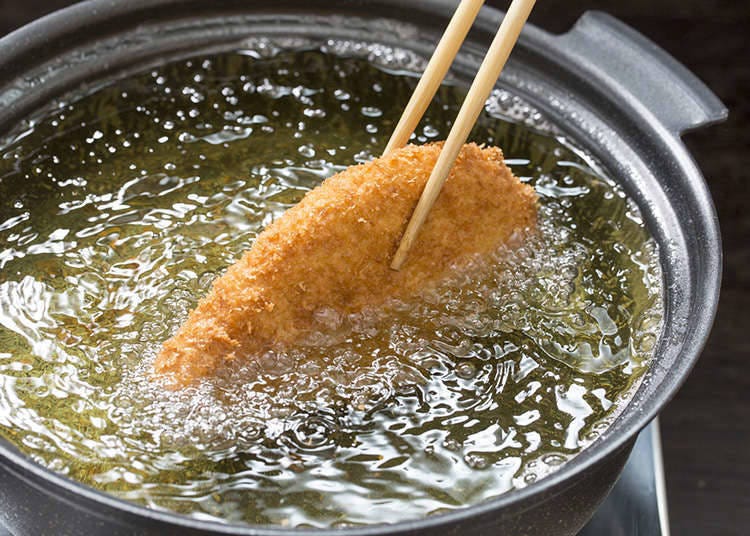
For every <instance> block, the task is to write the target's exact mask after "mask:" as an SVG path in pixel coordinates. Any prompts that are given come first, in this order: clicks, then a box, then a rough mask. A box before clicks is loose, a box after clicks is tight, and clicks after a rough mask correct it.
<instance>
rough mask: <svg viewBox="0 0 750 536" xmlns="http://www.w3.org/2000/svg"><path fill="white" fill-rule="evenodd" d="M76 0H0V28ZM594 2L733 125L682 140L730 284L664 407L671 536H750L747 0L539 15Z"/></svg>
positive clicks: (541, 21) (547, 20)
mask: <svg viewBox="0 0 750 536" xmlns="http://www.w3.org/2000/svg"><path fill="white" fill-rule="evenodd" d="M123 1H125V0H123ZM70 3H72V2H71V1H70V0H0V35H4V34H5V33H7V32H9V31H11V30H12V29H14V28H16V27H18V26H20V25H22V24H24V23H26V22H28V21H30V20H31V19H33V18H36V17H39V16H41V15H43V14H44V13H47V12H49V11H52V10H54V9H58V8H60V7H63V6H65V5H68V4H70ZM488 3H489V4H491V5H495V6H498V7H500V8H505V6H506V5H507V2H504V1H497V0H490V1H489V2H488ZM586 9H599V10H603V11H607V12H609V13H611V14H613V15H615V16H617V17H618V18H620V19H621V20H623V21H624V22H626V23H627V24H629V25H630V26H632V27H634V28H636V29H638V30H639V31H640V32H642V33H643V34H645V35H646V36H648V37H649V38H650V39H652V40H653V41H655V42H656V43H657V44H659V45H660V46H662V47H663V48H664V49H666V50H667V51H668V52H669V53H671V54H672V55H673V56H674V57H676V58H677V59H678V60H680V61H681V62H682V63H684V64H685V65H686V66H687V67H688V68H689V69H690V70H691V71H693V72H694V73H696V74H697V75H698V76H699V77H700V78H701V79H703V80H704V81H705V82H706V83H707V84H708V86H709V87H710V88H711V89H713V91H715V92H716V94H717V95H718V96H719V97H720V98H721V99H722V100H723V101H724V103H725V104H726V105H727V107H728V108H729V110H730V117H729V121H728V122H726V123H724V124H722V125H719V126H715V127H711V128H708V129H705V130H702V131H699V132H695V133H691V134H689V135H687V136H686V137H685V141H686V143H687V144H688V146H689V147H690V149H691V150H692V152H693V154H694V155H695V158H696V160H697V161H698V163H699V165H700V167H701V168H702V169H703V172H704V173H705V176H706V180H707V182H708V184H709V187H710V189H711V192H712V194H713V197H714V200H715V202H716V208H717V211H718V214H719V220H720V223H721V229H722V235H723V240H724V255H725V257H724V262H725V265H724V274H723V275H724V283H723V286H722V294H721V301H720V305H719V312H718V316H717V318H716V323H715V326H714V330H713V333H712V335H711V338H710V340H709V341H708V345H707V346H706V349H705V351H704V353H703V357H702V358H701V360H700V361H699V363H698V365H697V367H696V369H695V370H694V372H693V374H692V375H691V376H690V378H689V379H688V381H687V383H686V384H685V385H684V387H683V388H682V390H681V391H680V392H679V393H678V395H677V396H676V398H675V399H674V400H673V401H672V402H671V403H670V404H669V406H668V407H667V408H666V409H665V410H664V412H663V414H662V417H661V425H662V433H663V441H664V456H665V466H666V476H667V487H668V497H669V507H670V517H671V525H672V530H673V533H674V534H677V535H681V536H683V535H687V536H691V535H738V536H739V535H744V534H747V533H748V528H747V527H748V525H750V419H748V418H747V417H748V415H750V374H748V372H750V367H748V365H747V364H746V362H747V361H748V360H749V359H750V338H748V334H750V311H749V309H750V269H748V264H749V263H750V212H746V211H744V210H742V203H744V202H746V200H747V194H748V192H749V191H750V187H749V186H748V184H749V183H750V172H748V168H750V129H748V128H747V125H748V124H750V3H749V2H747V1H745V0H656V1H655V0H629V1H628V2H623V1H622V0H597V1H596V2H594V1H589V2H584V1H580V0H567V1H566V2H539V5H537V7H536V8H535V12H534V14H533V15H532V20H533V21H534V22H535V23H536V24H537V25H539V26H541V27H543V28H545V29H548V30H552V31H564V30H565V29H566V28H568V27H570V25H571V24H572V23H573V21H575V20H576V19H577V18H578V16H579V15H580V14H581V13H582V12H583V11H585V10H586Z"/></svg>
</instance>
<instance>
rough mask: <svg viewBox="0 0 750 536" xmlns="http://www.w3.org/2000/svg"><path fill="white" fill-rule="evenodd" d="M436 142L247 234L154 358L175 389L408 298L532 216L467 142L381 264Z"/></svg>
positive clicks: (517, 192) (499, 157) (335, 183)
mask: <svg viewBox="0 0 750 536" xmlns="http://www.w3.org/2000/svg"><path fill="white" fill-rule="evenodd" d="M441 146H442V144H439V143H436V144H429V145H423V146H415V145H409V146H407V147H404V148H402V149H399V150H396V151H393V152H391V153H389V154H388V155H386V156H383V157H381V158H377V159H375V160H373V161H371V162H368V163H366V164H361V165H356V166H352V167H349V168H347V169H345V170H344V171H342V172H340V173H338V174H336V175H334V176H332V177H330V178H329V179H327V180H325V181H324V182H323V183H322V184H321V185H320V186H318V187H317V188H315V189H314V190H312V191H310V192H309V193H308V194H307V195H306V196H305V197H304V198H303V199H302V201H300V202H299V203H298V204H297V205H295V206H294V207H292V208H290V209H289V210H288V211H286V212H285V213H284V214H283V216H282V217H280V218H279V219H278V220H276V221H275V222H273V223H272V224H271V225H269V226H268V227H267V228H266V229H265V230H264V231H263V232H262V233H260V234H259V235H258V237H257V238H256V240H255V242H254V244H253V246H252V247H251V248H250V250H249V251H247V252H246V253H245V254H244V255H243V256H242V258H241V259H240V260H239V261H238V262H237V263H235V264H234V265H232V266H230V267H229V268H228V269H227V271H226V273H225V274H224V275H222V276H221V277H219V278H218V279H216V281H215V282H214V283H213V286H212V288H211V290H210V292H209V293H208V294H207V295H206V296H205V297H204V298H203V299H202V300H201V301H200V302H199V304H198V306H197V307H196V308H195V309H194V310H193V311H192V312H191V313H190V315H189V316H188V318H187V320H186V321H185V323H184V324H183V325H182V327H181V328H180V329H179V330H178V331H177V333H176V334H175V335H174V336H173V337H172V338H171V339H169V340H168V341H166V342H165V343H164V346H163V348H162V349H161V352H160V353H159V354H158V356H157V358H156V361H155V363H154V371H155V372H156V373H157V374H167V375H169V376H171V378H172V381H173V385H175V386H177V387H181V386H185V385H188V384H190V383H192V382H193V381H195V380H196V379H198V378H201V377H204V376H208V375H212V374H214V373H215V372H216V371H218V370H219V369H220V368H221V367H223V366H225V365H226V364H227V363H229V362H231V361H235V360H239V359H243V360H245V359H254V358H256V357H257V356H258V355H260V354H261V353H262V352H265V351H267V350H272V349H283V348H285V347H289V346H290V345H293V344H294V342H295V341H297V340H299V339H300V338H301V337H304V335H305V334H306V333H308V332H309V331H310V330H311V329H312V327H313V324H314V314H315V312H316V311H318V310H320V309H321V308H332V309H334V310H336V311H338V312H339V313H341V314H350V313H355V312H359V311H362V310H363V309H365V308H374V307H378V306H381V305H382V304H383V303H384V302H385V301H386V300H388V299H389V298H396V299H401V300H405V299H409V298H410V297H413V296H414V295H416V294H418V293H419V292H420V290H421V289H424V288H427V287H429V286H430V285H434V284H435V283H437V282H439V281H440V280H441V279H444V278H445V277H446V276H448V275H449V271H450V270H452V269H454V268H455V266H460V265H461V263H462V261H464V260H468V259H469V258H470V257H472V256H474V255H477V254H479V255H481V254H485V253H489V252H490V251H493V250H495V249H496V248H498V247H499V246H500V245H501V244H502V243H504V242H506V241H507V240H508V239H509V238H510V237H511V235H513V233H514V232H516V231H522V230H525V229H528V228H532V227H533V226H534V225H535V222H536V199H537V198H536V194H535V192H534V190H533V189H532V188H531V187H529V186H527V185H525V184H523V183H521V182H520V181H519V180H518V179H517V178H516V177H514V176H513V174H512V173H511V171H510V169H509V168H508V167H507V166H506V165H505V162H504V160H503V154H502V152H501V150H500V149H498V148H496V147H486V148H482V147H479V146H477V145H476V144H467V145H465V146H464V147H463V149H462V150H461V153H460V154H459V156H458V159H457V160H456V163H455V165H454V166H453V169H452V171H451V173H450V176H449V177H448V179H447V181H446V183H445V185H444V187H443V190H442V191H441V193H440V195H439V197H438V199H437V202H436V203H435V205H434V207H433V208H432V210H431V212H430V214H429V216H428V218H427V221H426V222H425V225H424V227H423V228H422V229H421V231H420V233H419V236H418V237H417V240H416V243H415V244H414V247H413V249H412V250H411V252H410V254H409V257H408V259H407V260H406V262H405V264H404V265H403V267H402V268H401V270H400V271H393V270H391V269H390V268H389V263H390V260H391V258H392V256H393V254H394V252H395V250H396V247H397V246H398V242H399V239H400V237H401V235H402V233H403V231H404V229H405V227H406V223H407V221H408V219H409V217H410V215H411V213H412V211H413V210H414V207H415V205H416V203H417V200H418V199H419V196H420V194H421V192H422V189H423V188H424V185H425V183H426V182H427V179H428V178H429V175H430V172H431V170H432V168H433V166H434V165H435V162H436V160H437V158H438V155H439V153H440V149H441Z"/></svg>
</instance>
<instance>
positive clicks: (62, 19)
mask: <svg viewBox="0 0 750 536" xmlns="http://www.w3.org/2000/svg"><path fill="white" fill-rule="evenodd" d="M376 1H378V2H379V3H381V4H388V5H391V6H392V7H393V8H394V9H397V8H399V7H403V6H402V5H400V2H399V0H376ZM179 3H181V2H180V0H132V1H131V2H117V1H115V0H86V1H83V2H80V3H77V4H74V5H71V6H68V7H65V8H63V9H60V10H58V11H55V12H53V13H51V14H49V15H46V16H44V17H42V18H40V19H37V20H35V21H33V22H31V23H29V24H28V25H26V26H23V27H22V28H20V29H17V30H15V31H13V32H11V33H10V34H8V35H6V36H5V37H2V38H0V51H2V52H0V73H2V72H5V71H4V69H6V68H8V67H9V66H10V70H11V72H12V71H13V67H14V66H15V65H23V63H24V62H23V56H24V55H26V54H28V53H29V51H37V50H41V49H42V48H43V47H44V46H45V44H47V43H48V42H49V41H51V40H56V39H59V38H61V37H64V36H66V35H70V34H71V32H74V31H76V30H80V29H82V28H83V27H85V26H89V25H91V24H96V23H98V22H100V21H111V20H112V19H113V17H117V16H119V15H123V14H126V13H128V14H130V13H133V12H135V11H138V10H140V9H145V8H155V7H167V6H170V5H173V4H179ZM278 3H279V4H281V3H282V2H281V1H280V2H278ZM311 4H312V3H311ZM410 4H411V9H414V10H424V9H428V8H429V9H433V10H435V9H439V10H441V13H452V10H453V8H454V7H455V6H454V4H455V3H454V2H451V0H413V1H412V2H411V3H410ZM248 9H249V10H251V9H252V5H251V6H249V7H248ZM395 13H397V11H395ZM502 16H503V12H501V11H500V10H498V9H495V8H493V7H490V6H485V7H483V8H482V12H481V13H480V15H479V16H478V19H477V22H480V21H482V20H484V21H485V22H486V21H487V20H489V21H497V20H499V19H500V18H501V17H502ZM393 18H394V19H398V15H397V14H396V15H394V17H393ZM81 21H85V22H81ZM493 24H494V22H493ZM634 33H635V32H634ZM642 39H644V41H646V40H645V38H642ZM552 41H553V36H552V35H551V34H549V33H547V32H545V31H544V30H541V29H540V28H538V27H536V26H534V25H533V24H527V26H526V27H525V29H524V31H523V34H522V42H524V43H527V44H530V45H532V46H534V47H537V48H538V49H541V50H550V51H551V50H552ZM675 63H676V62H675ZM16 69H17V70H18V72H20V73H22V72H23V71H24V70H25V67H16ZM683 69H684V68H683ZM3 82H8V80H0V85H2V83H3ZM665 132H666V131H665ZM668 141H669V147H670V149H671V150H672V157H673V158H674V160H675V161H676V162H678V163H679V165H680V166H681V167H682V171H683V174H684V176H685V178H686V182H687V185H688V186H689V187H690V188H692V190H693V193H694V194H695V196H696V198H697V199H698V201H699V203H700V209H701V212H700V213H699V214H695V215H693V216H694V218H695V219H697V220H699V221H700V223H701V225H702V226H703V228H704V231H705V236H706V244H707V246H708V247H707V251H706V258H705V261H706V262H705V263H704V264H705V265H706V267H705V269H704V272H705V273H707V274H709V277H708V278H707V279H706V280H705V281H703V284H702V286H701V289H702V293H699V296H700V297H702V298H704V300H703V301H702V304H701V306H697V307H695V308H694V309H693V310H692V316H693V319H694V322H693V327H694V329H693V330H692V331H691V332H690V333H688V334H686V336H685V337H686V341H687V342H688V343H690V344H685V345H684V347H683V349H682V351H681V352H680V365H681V371H680V373H679V375H678V376H677V377H676V378H671V379H667V380H665V381H667V382H668V383H667V385H666V387H667V388H664V389H661V390H659V391H658V392H656V393H654V394H653V396H651V397H650V398H649V399H648V401H647V403H645V404H641V405H640V406H639V408H638V411H637V412H632V411H631V412H629V411H628V408H629V407H630V403H628V404H626V405H625V406H624V408H623V411H622V413H621V414H620V415H619V416H618V417H617V419H616V421H615V422H617V421H623V422H622V426H621V428H622V429H621V430H619V431H618V432H619V433H617V434H615V435H612V436H609V437H607V438H606V440H599V439H597V440H596V441H594V442H593V443H592V444H591V445H590V446H588V447H586V448H585V449H584V450H583V451H582V452H580V453H579V454H577V455H576V456H575V457H574V458H573V459H571V460H569V461H567V462H566V463H565V464H564V465H563V466H562V467H560V468H559V469H558V470H556V471H555V472H553V473H551V474H549V475H546V476H545V477H543V478H541V479H539V480H538V481H536V482H534V483H532V484H530V485H528V486H527V487H525V488H522V489H514V490H511V491H509V492H506V493H503V494H501V495H499V496H497V497H494V498H491V499H488V500H486V501H483V502H480V503H477V504H474V505H468V506H465V507H463V508H460V509H457V510H454V511H450V512H446V513H441V514H437V515H432V516H427V517H422V518H419V519H414V520H406V521H400V522H397V523H393V524H377V525H371V526H366V527H348V528H345V529H306V530H305V532H310V533H311V534H320V535H326V536H340V535H342V534H346V535H352V536H354V535H361V536H374V535H376V534H384V533H393V532H399V531H401V532H404V533H406V532H410V531H417V530H429V529H439V528H440V527H442V526H443V525H445V524H447V523H454V524H458V523H461V522H464V521H467V520H469V519H472V518H475V517H477V516H483V515H497V512H498V511H499V510H502V509H504V508H506V507H508V506H510V505H511V504H513V503H518V502H521V501H523V500H531V501H533V498H534V497H535V496H537V501H541V500H543V497H542V495H544V497H550V496H555V495H558V494H560V493H564V492H565V491H566V489H567V488H568V487H569V486H571V485H572V479H571V477H573V476H574V475H575V474H576V473H581V472H584V471H586V470H587V469H589V468H591V467H592V466H594V465H595V464H597V463H599V462H602V461H604V460H605V459H606V458H608V457H610V456H612V455H613V454H615V453H616V452H618V451H620V450H622V449H625V448H628V446H629V445H630V444H631V443H632V441H633V440H634V438H635V436H636V434H637V433H638V432H640V430H642V429H643V428H644V427H646V426H647V425H648V423H649V422H650V421H651V420H652V419H653V418H654V417H655V416H656V415H657V414H658V412H659V411H660V410H661V409H662V408H663V407H664V406H665V405H666V404H667V402H669V400H671V399H672V397H673V396H674V395H675V394H676V392H677V390H678V389H679V387H680V386H681V385H682V384H683V383H684V381H685V380H686V378H687V376H688V373H689V372H690V370H691V369H692V367H693V366H694V364H695V362H696V361H697V359H698V357H699V356H700V353H701V351H702V349H703V347H704V346H705V343H706V341H707V339H708V336H709V334H710V331H711V326H712V324H713V320H714V318H715V314H716V310H717V305H718V299H719V290H720V285H721V267H722V255H721V241H720V240H721V239H720V234H719V227H718V219H717V216H716V211H715V208H714V206H713V202H712V200H711V196H710V193H709V190H708V187H707V185H706V183H705V181H704V179H703V177H702V175H701V172H700V170H699V169H698V167H697V165H696V164H695V161H694V160H693V158H692V156H691V155H690V153H689V152H688V150H687V148H686V147H685V146H684V144H683V143H681V141H680V139H679V137H678V136H677V135H675V136H674V139H670V140H668ZM656 359H657V357H655V358H654V360H656ZM631 402H632V401H631ZM4 460H8V461H9V462H10V463H11V464H12V465H14V466H15V467H11V468H10V469H11V470H12V471H14V472H16V473H18V469H21V470H22V472H24V473H26V475H22V476H23V477H24V478H26V480H27V481H30V482H31V483H32V485H35V486H39V487H43V486H42V484H44V483H46V482H49V483H51V484H53V485H54V486H57V488H60V489H61V490H62V491H64V492H67V493H68V494H69V495H71V496H73V498H74V497H75V496H82V497H84V498H86V499H88V500H89V501H91V502H92V503H94V504H97V505H101V506H106V507H109V508H112V509H114V510H119V511H125V512H127V513H129V514H132V515H135V516H139V517H145V518H149V519H152V520H156V521H160V522H164V523H168V524H172V525H176V526H179V527H183V528H191V529H199V530H206V531H208V532H212V533H220V534H257V535H259V536H262V535H269V536H280V535H288V534H290V533H294V532H298V531H300V529H295V528H282V527H278V526H271V525H249V524H237V523H223V522H219V521H209V520H203V519H196V518H192V517H189V516H187V515H182V514H177V513H172V512H168V511H160V510H154V509H151V508H148V507H145V506H141V505H139V504H136V503H132V502H129V501H126V500H124V499H120V498H117V497H115V496H114V495H110V494H108V493H105V492H103V491H99V490H97V489H95V488H93V487H90V486H88V485H85V484H83V483H80V482H78V481H75V480H73V479H70V478H68V477H66V476H64V475H61V474H58V473H56V472H54V471H52V470H51V469H48V468H46V467H44V466H42V465H40V464H37V463H36V462H33V461H32V460H31V459H30V458H28V457H27V456H25V455H24V454H22V453H21V452H20V451H18V450H17V449H16V448H15V447H13V446H12V444H11V443H10V442H9V441H7V440H6V439H5V438H3V437H0V463H3V462H4ZM28 477H32V478H31V479H29V478H28ZM45 491H46V492H50V491H51V492H52V493H58V492H59V491H60V490H59V489H53V490H46V489H45ZM545 494H546V495H545ZM77 506H80V505H77ZM530 507H531V506H528V508H530Z"/></svg>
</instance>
